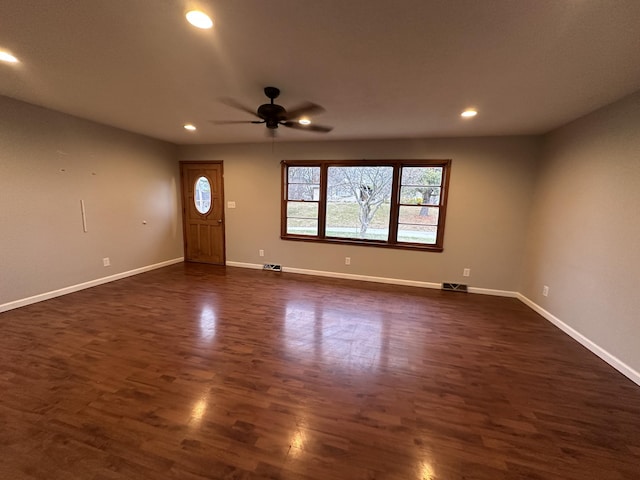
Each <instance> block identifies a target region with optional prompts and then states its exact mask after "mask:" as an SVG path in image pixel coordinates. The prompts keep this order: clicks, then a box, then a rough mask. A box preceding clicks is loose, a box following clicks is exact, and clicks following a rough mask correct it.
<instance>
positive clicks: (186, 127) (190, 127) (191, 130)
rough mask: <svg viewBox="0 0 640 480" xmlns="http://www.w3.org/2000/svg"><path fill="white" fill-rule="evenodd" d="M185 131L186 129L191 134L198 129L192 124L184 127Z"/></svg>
mask: <svg viewBox="0 0 640 480" xmlns="http://www.w3.org/2000/svg"><path fill="white" fill-rule="evenodd" d="M184 129H185V130H189V131H190V132H193V131H194V130H195V129H196V127H195V125H191V124H190V123H187V124H186V125H185V126H184Z"/></svg>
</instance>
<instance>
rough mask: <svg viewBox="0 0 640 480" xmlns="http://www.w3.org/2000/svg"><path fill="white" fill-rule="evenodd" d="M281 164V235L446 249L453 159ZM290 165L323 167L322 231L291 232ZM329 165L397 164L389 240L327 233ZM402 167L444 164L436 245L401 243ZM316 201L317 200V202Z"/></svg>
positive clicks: (378, 244)
mask: <svg viewBox="0 0 640 480" xmlns="http://www.w3.org/2000/svg"><path fill="white" fill-rule="evenodd" d="M280 165H281V197H280V201H281V211H280V238H281V239H282V240H294V241H302V242H316V243H334V244H343V245H364V246H374V247H383V248H394V249H405V250H421V251H431V252H442V251H443V250H444V229H445V220H446V217H447V200H448V196H449V178H450V177H451V160H450V159H445V160H434V159H429V160H282V162H280ZM289 167H319V168H320V198H319V200H318V201H317V203H318V230H317V231H318V233H317V235H300V234H293V233H287V218H288V217H287V203H288V201H289V200H288V185H289V179H288V173H289V172H288V168H289ZM329 167H393V180H392V185H391V203H390V209H389V240H388V241H387V240H369V239H366V240H365V239H349V238H336V237H328V236H327V235H326V220H327V219H326V213H327V184H328V170H329ZM402 167H442V184H441V186H440V199H439V203H438V204H437V205H428V206H430V207H435V208H438V225H437V229H436V242H435V243H433V244H424V243H410V242H398V241H397V235H398V224H399V214H400V206H402V205H404V204H402V203H400V187H401V181H402ZM314 203H315V201H314Z"/></svg>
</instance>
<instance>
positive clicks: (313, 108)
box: [287, 102, 325, 120]
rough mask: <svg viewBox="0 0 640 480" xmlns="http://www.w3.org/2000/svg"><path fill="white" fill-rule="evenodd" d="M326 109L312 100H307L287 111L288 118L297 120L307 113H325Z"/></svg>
mask: <svg viewBox="0 0 640 480" xmlns="http://www.w3.org/2000/svg"><path fill="white" fill-rule="evenodd" d="M324 111H325V109H324V108H323V107H321V106H320V105H317V104H315V103H311V102H305V103H303V104H302V105H298V106H297V107H296V108H292V109H291V110H288V111H287V120H295V119H297V118H300V117H304V116H307V115H315V114H318V113H323V112H324Z"/></svg>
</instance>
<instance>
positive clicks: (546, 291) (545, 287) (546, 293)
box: [542, 285, 549, 297]
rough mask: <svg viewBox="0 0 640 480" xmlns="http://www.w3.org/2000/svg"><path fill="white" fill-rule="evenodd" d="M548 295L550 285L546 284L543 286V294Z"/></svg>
mask: <svg viewBox="0 0 640 480" xmlns="http://www.w3.org/2000/svg"><path fill="white" fill-rule="evenodd" d="M548 295H549V287H547V286H546V285H545V286H544V287H542V296H543V297H546V296H548Z"/></svg>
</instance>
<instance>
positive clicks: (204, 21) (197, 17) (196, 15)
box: [186, 10, 213, 29]
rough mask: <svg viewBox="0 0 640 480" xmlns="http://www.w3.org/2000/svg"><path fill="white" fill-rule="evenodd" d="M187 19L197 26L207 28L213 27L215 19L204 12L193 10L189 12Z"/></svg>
mask: <svg viewBox="0 0 640 480" xmlns="http://www.w3.org/2000/svg"><path fill="white" fill-rule="evenodd" d="M186 17H187V21H188V22H189V23H190V24H191V25H193V26H194V27H196V28H202V29H207V28H211V27H213V20H211V18H210V17H209V15H207V14H206V13H204V12H201V11H199V10H191V11H190V12H187V15H186Z"/></svg>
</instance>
